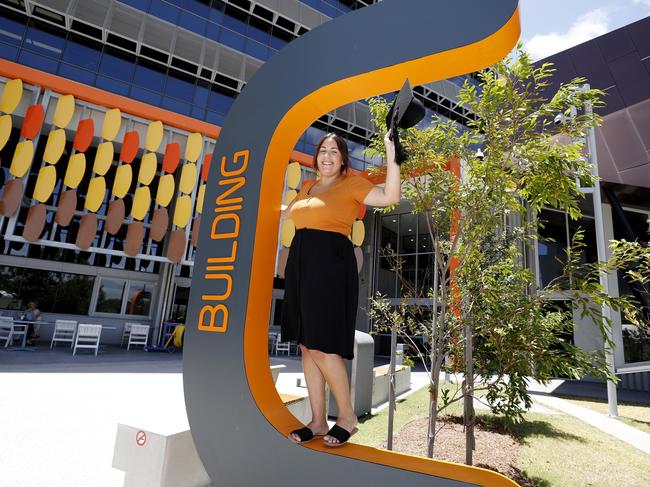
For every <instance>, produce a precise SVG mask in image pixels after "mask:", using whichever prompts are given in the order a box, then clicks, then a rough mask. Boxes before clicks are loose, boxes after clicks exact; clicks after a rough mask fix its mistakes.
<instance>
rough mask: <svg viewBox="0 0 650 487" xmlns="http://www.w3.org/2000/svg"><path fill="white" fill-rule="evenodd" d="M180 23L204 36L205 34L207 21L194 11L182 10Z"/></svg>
mask: <svg viewBox="0 0 650 487" xmlns="http://www.w3.org/2000/svg"><path fill="white" fill-rule="evenodd" d="M178 25H180V26H181V27H183V28H185V29H187V30H189V31H191V32H194V33H196V34H199V35H200V36H203V35H205V29H206V27H207V22H206V21H205V20H203V19H202V18H201V17H198V16H196V15H194V14H193V13H190V12H185V11H183V10H181V16H180V19H179V22H178Z"/></svg>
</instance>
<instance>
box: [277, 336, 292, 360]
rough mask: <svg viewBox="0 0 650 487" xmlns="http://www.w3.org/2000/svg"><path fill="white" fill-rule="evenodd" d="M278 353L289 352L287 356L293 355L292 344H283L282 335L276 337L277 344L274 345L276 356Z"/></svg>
mask: <svg viewBox="0 0 650 487" xmlns="http://www.w3.org/2000/svg"><path fill="white" fill-rule="evenodd" d="M278 352H287V355H291V342H283V341H282V335H280V333H278V335H277V336H276V337H275V343H274V344H273V353H274V355H277V354H278Z"/></svg>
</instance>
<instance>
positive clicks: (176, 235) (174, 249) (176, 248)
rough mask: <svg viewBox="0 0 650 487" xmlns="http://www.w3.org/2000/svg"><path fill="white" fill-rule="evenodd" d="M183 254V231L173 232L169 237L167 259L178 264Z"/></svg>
mask: <svg viewBox="0 0 650 487" xmlns="http://www.w3.org/2000/svg"><path fill="white" fill-rule="evenodd" d="M183 252H185V230H174V231H173V232H172V233H171V234H170V235H169V242H168V243H167V258H168V259H169V260H171V261H172V262H180V260H181V258H182V257H183Z"/></svg>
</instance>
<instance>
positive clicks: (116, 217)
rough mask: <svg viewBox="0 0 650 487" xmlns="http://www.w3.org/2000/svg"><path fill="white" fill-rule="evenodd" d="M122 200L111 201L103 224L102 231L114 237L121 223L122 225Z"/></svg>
mask: <svg viewBox="0 0 650 487" xmlns="http://www.w3.org/2000/svg"><path fill="white" fill-rule="evenodd" d="M124 213H125V209H124V200H122V199H119V200H113V201H111V202H110V203H109V205H108V211H107V212H106V221H105V222H104V230H106V233H108V234H109V235H115V234H116V233H117V232H119V231H120V227H121V226H122V223H124Z"/></svg>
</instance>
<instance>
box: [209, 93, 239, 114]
mask: <svg viewBox="0 0 650 487" xmlns="http://www.w3.org/2000/svg"><path fill="white" fill-rule="evenodd" d="M234 101H235V100H234V99H232V98H230V97H229V96H226V95H223V94H221V93H218V92H216V91H213V92H211V93H210V96H209V97H208V108H211V109H213V110H216V111H218V112H220V113H223V114H226V113H228V111H229V110H230V107H231V106H232V104H233V102H234Z"/></svg>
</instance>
